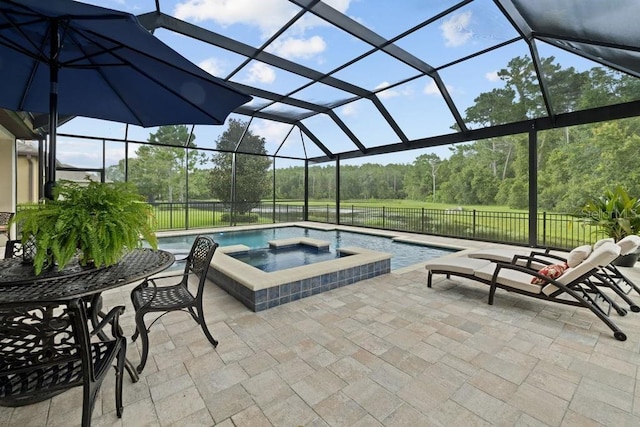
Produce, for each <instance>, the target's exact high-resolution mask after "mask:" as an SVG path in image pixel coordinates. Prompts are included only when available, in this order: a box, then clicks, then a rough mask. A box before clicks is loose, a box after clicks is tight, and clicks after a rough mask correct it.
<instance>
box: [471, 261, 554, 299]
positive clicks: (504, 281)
mask: <svg viewBox="0 0 640 427" xmlns="http://www.w3.org/2000/svg"><path fill="white" fill-rule="evenodd" d="M496 266H497V265H496V264H490V265H487V266H485V267H482V268H481V269H479V270H477V271H476V272H475V276H476V277H478V278H480V279H482V280H486V281H489V282H490V281H491V279H492V278H493V273H494V272H495V270H496ZM496 281H497V283H499V284H500V285H502V286H508V287H510V288H515V289H520V290H521V291H526V292H531V293H533V294H539V293H540V292H541V291H542V285H534V284H533V283H531V275H529V274H527V273H523V272H521V271H516V270H509V269H506V268H503V269H501V270H500V275H499V276H498V278H497V280H496Z"/></svg>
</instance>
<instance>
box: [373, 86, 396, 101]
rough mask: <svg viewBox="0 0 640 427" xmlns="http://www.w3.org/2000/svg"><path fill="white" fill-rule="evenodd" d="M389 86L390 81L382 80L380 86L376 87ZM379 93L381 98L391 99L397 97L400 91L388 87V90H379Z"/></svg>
mask: <svg viewBox="0 0 640 427" xmlns="http://www.w3.org/2000/svg"><path fill="white" fill-rule="evenodd" d="M387 86H389V82H382V83H380V84H379V85H378V86H376V89H382V88H384V87H387ZM377 95H378V97H379V98H381V99H389V98H395V97H396V96H399V95H400V92H398V91H397V90H395V89H387V90H383V91H382V92H378V93H377Z"/></svg>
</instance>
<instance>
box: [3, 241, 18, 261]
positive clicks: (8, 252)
mask: <svg viewBox="0 0 640 427" xmlns="http://www.w3.org/2000/svg"><path fill="white" fill-rule="evenodd" d="M21 255H22V241H21V240H7V243H6V244H5V245H4V257H5V258H16V257H19V256H21Z"/></svg>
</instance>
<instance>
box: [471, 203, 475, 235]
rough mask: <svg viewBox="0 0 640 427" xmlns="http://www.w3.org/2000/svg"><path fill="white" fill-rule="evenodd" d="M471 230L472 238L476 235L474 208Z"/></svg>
mask: <svg viewBox="0 0 640 427" xmlns="http://www.w3.org/2000/svg"><path fill="white" fill-rule="evenodd" d="M471 229H472V230H473V234H472V236H473V238H474V239H475V237H476V210H475V209H474V210H473V227H472V228H471Z"/></svg>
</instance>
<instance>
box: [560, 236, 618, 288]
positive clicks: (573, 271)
mask: <svg viewBox="0 0 640 427" xmlns="http://www.w3.org/2000/svg"><path fill="white" fill-rule="evenodd" d="M618 255H620V246H618V245H616V244H615V243H612V242H606V243H604V244H602V245H601V246H599V247H598V248H597V249H594V250H593V252H591V255H589V256H588V257H587V259H585V260H584V261H582V262H581V263H580V264H579V265H577V266H576V267H574V268H569V269H568V270H567V271H565V273H564V274H563V275H562V276H560V277H559V278H558V279H557V280H558V282H560V283H562V284H563V285H567V284H570V283H571V282H573V281H575V280H577V279H579V278H581V277H582V276H584V275H585V274H588V273H590V272H593V271H595V270H597V269H599V268H600V267H604V266H605V265H608V264H609V263H610V262H611V261H613V260H614V259H616V258H617V257H618Z"/></svg>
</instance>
